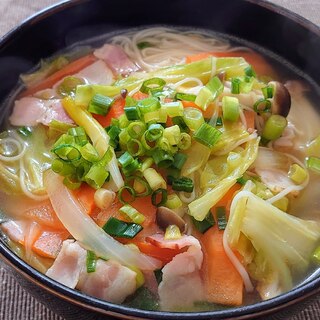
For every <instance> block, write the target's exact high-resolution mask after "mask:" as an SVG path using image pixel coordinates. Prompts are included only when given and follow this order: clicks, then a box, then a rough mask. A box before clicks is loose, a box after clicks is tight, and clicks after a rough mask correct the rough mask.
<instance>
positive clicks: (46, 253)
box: [32, 230, 69, 259]
mask: <svg viewBox="0 0 320 320" xmlns="http://www.w3.org/2000/svg"><path fill="white" fill-rule="evenodd" d="M68 236H69V233H68V232H67V231H57V230H43V231H42V232H41V234H40V236H39V238H38V239H37V240H36V241H35V242H34V243H33V246H32V250H33V251H34V252H35V253H37V254H38V255H40V256H42V257H46V258H52V259H55V258H56V257H57V255H58V253H59V251H60V249H61V246H62V242H63V241H64V240H66V239H67V238H68Z"/></svg>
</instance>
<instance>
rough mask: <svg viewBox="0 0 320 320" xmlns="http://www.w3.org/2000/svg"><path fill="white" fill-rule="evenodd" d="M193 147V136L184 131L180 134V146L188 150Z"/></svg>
mask: <svg viewBox="0 0 320 320" xmlns="http://www.w3.org/2000/svg"><path fill="white" fill-rule="evenodd" d="M190 147H191V137H190V135H189V134H187V133H185V132H182V133H181V135H180V142H179V143H178V148H179V149H180V150H187V149H189V148H190Z"/></svg>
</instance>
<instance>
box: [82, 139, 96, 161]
mask: <svg viewBox="0 0 320 320" xmlns="http://www.w3.org/2000/svg"><path fill="white" fill-rule="evenodd" d="M79 151H80V153H81V155H82V158H83V159H85V160H87V161H90V162H95V161H98V160H99V158H100V156H99V153H98V151H97V150H96V148H95V147H94V146H93V145H92V144H91V143H86V144H85V145H84V146H82V147H80V148H79Z"/></svg>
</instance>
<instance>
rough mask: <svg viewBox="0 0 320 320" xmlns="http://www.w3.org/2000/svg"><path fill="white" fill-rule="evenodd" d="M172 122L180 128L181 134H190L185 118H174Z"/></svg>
mask: <svg viewBox="0 0 320 320" xmlns="http://www.w3.org/2000/svg"><path fill="white" fill-rule="evenodd" d="M171 121H172V123H173V124H175V125H178V126H179V128H180V131H181V132H186V133H189V132H190V129H189V127H188V126H187V124H186V123H185V121H184V119H183V117H173V118H172V119H171Z"/></svg>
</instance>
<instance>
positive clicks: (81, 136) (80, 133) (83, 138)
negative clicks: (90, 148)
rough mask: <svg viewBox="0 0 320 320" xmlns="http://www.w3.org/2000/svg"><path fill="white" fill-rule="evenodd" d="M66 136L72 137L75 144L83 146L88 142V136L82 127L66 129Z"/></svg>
mask: <svg viewBox="0 0 320 320" xmlns="http://www.w3.org/2000/svg"><path fill="white" fill-rule="evenodd" d="M68 135H70V136H72V137H74V140H75V143H76V144H79V145H80V146H84V145H85V144H86V143H87V142H89V139H88V136H87V134H86V132H85V130H84V128H82V127H75V128H70V129H68Z"/></svg>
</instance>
